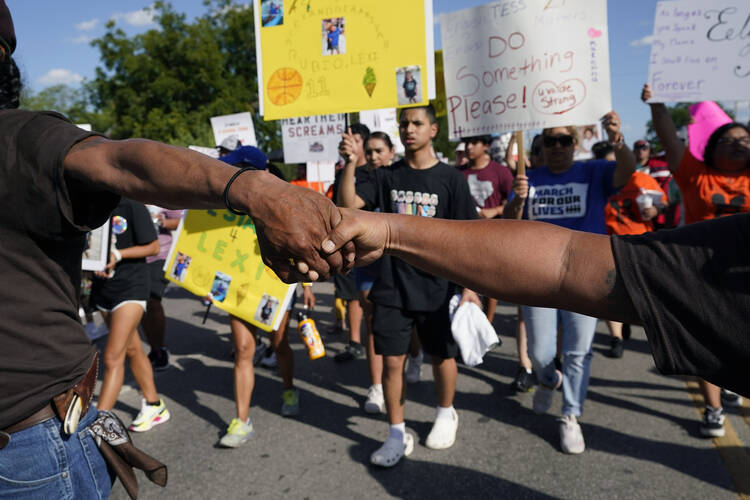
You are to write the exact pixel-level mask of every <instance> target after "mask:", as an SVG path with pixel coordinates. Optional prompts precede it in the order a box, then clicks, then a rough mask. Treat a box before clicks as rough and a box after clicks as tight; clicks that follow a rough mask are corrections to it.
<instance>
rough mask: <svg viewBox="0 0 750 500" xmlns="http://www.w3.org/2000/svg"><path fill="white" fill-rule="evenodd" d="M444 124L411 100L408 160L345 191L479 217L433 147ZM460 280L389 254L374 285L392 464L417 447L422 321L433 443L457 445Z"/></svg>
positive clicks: (364, 204)
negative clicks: (413, 381)
mask: <svg viewBox="0 0 750 500" xmlns="http://www.w3.org/2000/svg"><path fill="white" fill-rule="evenodd" d="M437 131H438V125H437V122H436V118H435V111H434V109H433V108H432V106H419V107H413V108H404V109H402V110H401V114H400V116H399V133H400V136H401V142H402V143H403V144H404V147H405V149H406V156H405V158H404V159H403V160H401V161H399V162H396V163H394V164H393V165H391V166H388V167H381V168H379V169H377V170H375V171H374V172H373V175H372V176H370V178H369V179H367V180H365V181H364V182H362V183H359V184H357V185H356V186H355V185H354V183H353V182H349V183H347V184H344V183H342V184H341V186H340V189H341V190H342V191H345V192H342V199H343V200H346V204H347V205H349V206H351V207H355V208H366V209H368V210H375V209H380V210H381V211H383V212H390V213H401V214H408V215H415V216H417V217H414V218H416V219H419V218H433V217H439V218H452V219H473V218H476V209H475V208H474V201H473V200H472V198H471V194H470V193H469V187H468V185H467V184H466V180H465V179H464V177H463V175H461V173H460V172H458V171H457V170H456V169H455V167H452V166H449V165H446V164H444V163H440V162H439V161H437V160H436V158H435V157H434V156H433V155H432V152H431V145H432V139H433V138H434V137H435V135H436V134H437ZM453 288H454V287H453V285H452V284H451V283H450V282H448V281H446V280H444V279H442V278H438V277H436V276H432V275H428V274H425V273H422V272H421V271H418V270H416V269H415V268H414V267H412V266H411V265H409V264H407V263H405V262H403V261H402V260H400V259H397V258H391V257H388V256H386V257H385V258H384V259H383V260H382V261H381V262H380V273H379V275H378V277H377V279H376V280H375V282H374V283H373V286H372V290H371V291H370V300H371V301H372V302H373V326H372V328H373V334H374V341H375V352H376V353H378V354H381V355H382V356H383V365H384V366H383V392H384V395H385V402H386V411H387V413H388V422H389V423H390V431H389V436H388V439H386V441H385V443H383V445H382V446H381V447H380V448H379V449H378V450H376V451H375V452H374V453H373V454H372V455H371V457H370V461H371V462H372V463H373V464H375V465H379V466H383V467H392V466H394V465H396V463H398V461H399V460H400V459H401V458H402V457H403V456H404V455H409V454H410V453H411V452H412V450H413V447H414V440H413V438H412V436H411V435H410V434H408V433H407V432H406V424H405V422H404V389H405V385H404V363H405V361H406V355H407V351H408V350H409V343H410V340H411V336H412V329H413V328H414V327H416V329H417V333H418V335H419V338H420V341H421V344H422V348H423V349H424V352H425V353H426V354H429V355H431V357H432V367H433V375H434V377H435V386H436V389H437V395H438V405H437V410H436V418H435V423H434V425H433V427H432V430H431V431H430V434H429V435H428V436H427V439H426V445H427V447H428V448H432V449H445V448H449V447H451V446H453V443H454V442H455V439H456V431H457V430H458V414H457V413H456V410H455V409H454V408H453V397H454V395H455V390H456V379H457V377H458V369H457V365H456V360H455V357H456V356H457V354H458V348H457V346H456V343H455V342H454V340H453V337H452V333H451V328H450V318H449V315H448V303H449V301H450V298H451V297H452V295H453V291H454V290H453ZM467 300H471V301H473V302H476V303H477V304H479V298H478V296H477V295H476V294H475V293H474V292H473V291H471V290H468V289H464V292H463V297H462V301H467Z"/></svg>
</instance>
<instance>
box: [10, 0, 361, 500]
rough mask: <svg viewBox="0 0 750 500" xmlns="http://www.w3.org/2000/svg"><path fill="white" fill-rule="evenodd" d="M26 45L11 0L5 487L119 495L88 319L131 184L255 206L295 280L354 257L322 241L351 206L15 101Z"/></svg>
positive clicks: (183, 202) (142, 197)
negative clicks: (84, 272) (87, 275)
mask: <svg viewBox="0 0 750 500" xmlns="http://www.w3.org/2000/svg"><path fill="white" fill-rule="evenodd" d="M15 47H16V38H15V33H14V30H13V24H12V21H11V18H10V13H9V11H8V9H7V6H6V5H5V1H4V0H0V109H2V111H0V152H1V155H0V156H2V158H3V159H4V160H3V162H2V164H0V179H2V183H1V185H3V186H12V189H11V190H7V189H6V190H5V191H4V194H3V196H2V197H0V200H2V202H1V203H2V208H3V210H2V211H0V212H1V213H2V214H4V215H3V216H2V217H1V218H0V231H2V234H3V245H0V270H2V275H3V278H4V279H5V280H7V282H9V283H14V284H15V286H13V287H0V304H1V306H0V307H1V308H2V317H3V321H2V322H1V323H0V344H1V345H2V346H3V349H2V351H0V475H2V476H3V478H5V479H6V480H10V481H12V482H14V484H15V485H16V487H17V488H18V489H15V488H14V487H11V486H10V484H9V483H7V482H3V483H2V484H0V494H2V495H10V496H21V495H26V496H31V497H36V498H58V497H59V492H61V491H66V492H70V497H71V498H106V497H107V496H108V495H109V492H110V489H111V484H112V476H111V475H110V474H111V472H110V470H109V469H108V466H107V464H106V462H105V461H104V457H103V456H102V454H101V453H100V452H99V450H98V448H97V445H96V442H95V440H94V438H93V437H92V434H91V433H89V432H84V431H85V430H86V429H87V428H88V427H89V426H90V425H91V424H92V423H93V422H94V421H95V420H96V419H97V416H98V411H97V409H96V407H95V406H93V405H90V402H91V398H90V396H91V394H92V393H93V387H94V385H93V384H94V382H95V380H96V375H95V373H96V372H95V369H94V368H95V365H94V363H93V362H94V361H95V358H96V356H95V355H96V348H95V347H94V346H92V345H91V343H90V342H89V340H88V338H87V337H86V334H85V332H84V329H83V326H82V325H81V323H80V320H79V318H78V295H79V294H78V291H79V286H80V283H79V280H80V276H81V254H82V251H83V248H84V243H85V235H86V233H87V232H88V231H90V230H92V229H93V228H96V227H99V226H100V225H102V224H103V223H104V222H105V221H106V220H107V219H108V218H109V216H110V213H111V212H112V210H114V209H115V207H117V205H118V203H119V200H120V195H125V196H127V197H129V198H131V199H135V200H138V201H141V202H148V203H154V204H157V205H159V206H164V207H192V208H203V209H205V208H219V207H224V206H226V205H227V204H228V205H229V206H230V207H232V208H233V209H241V210H243V211H245V212H247V213H249V214H251V215H252V217H253V220H254V222H255V225H256V226H255V227H256V230H257V234H258V238H259V240H260V242H261V248H262V252H263V258H264V261H265V262H266V263H267V264H269V265H270V266H271V267H273V268H274V270H275V271H276V273H277V274H278V275H279V276H280V277H282V278H283V279H284V280H286V281H287V282H295V281H300V280H303V279H311V280H317V279H327V278H328V276H329V275H330V274H331V273H332V272H336V271H341V270H344V269H346V268H347V266H348V264H345V262H348V261H344V259H343V256H342V253H341V252H339V253H337V254H336V255H334V256H333V257H331V256H329V255H322V254H321V248H320V245H321V242H322V241H323V239H324V238H325V235H326V234H327V233H328V232H329V231H330V230H331V229H332V228H333V226H334V225H336V224H337V223H338V222H339V221H340V212H339V211H338V210H337V209H336V208H335V205H333V204H332V203H331V202H330V201H328V200H326V199H325V198H324V197H322V196H319V195H317V194H315V193H313V192H311V191H308V190H304V189H299V188H296V187H293V186H289V185H288V184H286V183H283V182H282V181H279V180H278V179H275V178H273V177H272V176H270V175H269V174H267V173H265V172H252V171H243V172H241V175H237V176H235V174H239V173H240V172H238V171H237V170H236V169H234V168H233V167H230V166H229V165H226V164H223V163H221V162H219V161H217V160H213V159H211V158H209V157H208V156H205V155H202V154H200V153H196V152H194V151H190V150H188V149H184V148H178V147H173V146H168V145H165V144H161V143H158V142H154V141H148V140H143V139H131V140H123V141H113V140H108V139H106V138H104V137H102V136H100V135H99V134H97V133H91V132H87V131H85V130H82V129H80V128H79V127H77V126H75V125H73V124H72V123H70V122H69V121H67V120H66V119H65V118H64V117H62V116H61V115H59V114H56V113H50V112H30V111H22V110H16V109H14V108H16V107H18V103H19V94H20V91H21V75H20V73H19V71H18V68H17V66H16V64H15V62H14V61H13V59H12V57H11V54H12V53H13V51H14V49H15ZM233 176H234V177H233ZM230 181H231V182H230ZM225 193H226V195H225ZM351 250H352V249H350V251H351ZM290 259H292V260H290ZM32 347H33V348H32ZM90 369H91V370H90ZM87 373H90V374H92V375H93V376H91V377H86V374H87ZM58 396H62V398H58V400H60V401H71V402H72V403H73V406H71V408H73V407H78V405H77V403H76V402H80V408H81V413H80V419H78V418H77V412H74V411H72V409H71V411H68V406H67V405H65V404H63V405H62V406H60V407H59V409H58V405H56V404H55V403H54V400H55V398H57V397H58ZM63 423H65V426H64V427H63ZM11 489H12V491H11Z"/></svg>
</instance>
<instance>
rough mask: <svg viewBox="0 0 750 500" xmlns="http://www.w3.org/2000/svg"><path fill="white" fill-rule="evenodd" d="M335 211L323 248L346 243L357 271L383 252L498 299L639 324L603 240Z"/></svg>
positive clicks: (518, 225) (530, 228) (543, 227)
mask: <svg viewBox="0 0 750 500" xmlns="http://www.w3.org/2000/svg"><path fill="white" fill-rule="evenodd" d="M341 212H342V216H343V221H342V223H341V224H340V225H339V226H337V228H336V229H335V230H334V231H333V232H332V234H331V237H330V241H326V242H324V244H323V248H324V249H325V250H327V251H335V249H336V248H338V247H339V246H340V245H341V244H342V243H343V242H345V241H350V240H352V239H353V240H354V242H355V246H356V249H357V250H356V256H357V265H364V264H367V263H369V262H372V261H373V260H375V259H376V258H378V257H380V255H382V253H383V252H387V253H389V254H392V255H395V256H397V257H399V258H401V259H403V260H405V261H407V262H409V263H410V264H412V265H414V266H416V267H419V268H421V269H423V270H425V271H427V272H429V273H433V274H437V275H440V276H444V277H446V278H448V279H450V280H451V281H454V282H456V283H459V284H461V285H463V286H465V287H468V288H471V289H472V290H476V291H478V292H479V293H482V294H485V295H489V296H491V297H495V298H498V299H501V300H506V301H509V302H514V303H518V304H527V305H531V306H543V307H554V308H559V309H566V310H571V311H576V312H580V313H583V314H587V315H590V316H594V317H598V318H607V319H612V320H616V321H622V322H627V323H633V324H640V322H641V320H640V318H639V317H638V314H637V313H636V311H635V309H634V307H633V305H632V302H631V300H630V297H629V296H628V294H627V292H626V290H625V288H624V286H623V284H622V282H621V280H620V279H618V277H617V272H616V269H615V261H614V257H613V254H612V249H611V247H610V239H609V237H607V236H602V235H596V234H590V233H583V232H578V231H571V230H568V229H564V228H561V227H558V226H554V225H551V224H545V223H542V222H533V221H513V220H488V221H453V220H443V219H430V218H426V217H409V216H402V215H395V214H373V213H368V212H361V211H356V210H347V209H342V210H341ZM426 249H429V251H428V250H426ZM477 255H481V256H482V258H481V259H477V258H476V256H477Z"/></svg>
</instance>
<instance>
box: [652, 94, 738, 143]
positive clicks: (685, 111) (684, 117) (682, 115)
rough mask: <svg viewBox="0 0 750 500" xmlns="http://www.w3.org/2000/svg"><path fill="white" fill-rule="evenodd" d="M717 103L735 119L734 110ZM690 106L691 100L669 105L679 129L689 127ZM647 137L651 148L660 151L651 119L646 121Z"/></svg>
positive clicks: (670, 112)
mask: <svg viewBox="0 0 750 500" xmlns="http://www.w3.org/2000/svg"><path fill="white" fill-rule="evenodd" d="M717 104H719V107H721V109H723V110H724V112H725V113H726V114H728V115H729V116H730V117H731V118H732V119H734V112H733V111H731V110H729V109H726V108H725V107H724V106H722V105H721V103H717ZM690 106H692V103H689V102H680V103H677V104H675V105H674V106H667V112H669V116H671V117H672V121H673V122H674V126H675V127H676V128H677V130H678V131H680V130H681V129H682V128H683V127H687V126H688V124H689V123H690ZM646 139H647V140H648V141H649V142H650V143H651V148H652V150H653V151H654V152H655V153H658V152H660V151H661V150H662V149H663V148H662V145H661V141H660V140H659V138H658V137H657V136H656V131H655V130H654V124H653V122H652V121H651V120H649V121H648V122H646Z"/></svg>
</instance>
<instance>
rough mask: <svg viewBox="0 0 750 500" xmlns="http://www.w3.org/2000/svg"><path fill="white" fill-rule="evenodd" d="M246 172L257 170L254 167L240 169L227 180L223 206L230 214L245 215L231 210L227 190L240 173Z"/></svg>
mask: <svg viewBox="0 0 750 500" xmlns="http://www.w3.org/2000/svg"><path fill="white" fill-rule="evenodd" d="M248 170H257V169H256V168H255V167H242V168H241V169H239V170H238V171H236V172H235V173H234V175H233V176H232V177H231V178H230V179H229V182H227V186H226V187H225V188H224V205H226V207H227V210H229V211H230V212H232V213H233V214H235V215H247V214H246V213H245V212H240V211H239V210H235V209H234V208H232V206H231V205H230V204H229V188H230V187H231V186H232V183H233V182H234V180H235V179H236V178H237V177H239V176H240V174H241V173H243V172H247V171H248Z"/></svg>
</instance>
